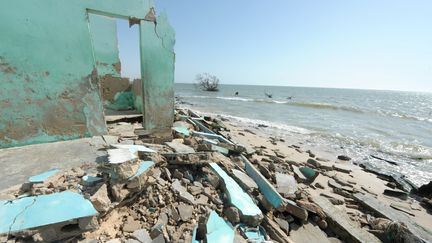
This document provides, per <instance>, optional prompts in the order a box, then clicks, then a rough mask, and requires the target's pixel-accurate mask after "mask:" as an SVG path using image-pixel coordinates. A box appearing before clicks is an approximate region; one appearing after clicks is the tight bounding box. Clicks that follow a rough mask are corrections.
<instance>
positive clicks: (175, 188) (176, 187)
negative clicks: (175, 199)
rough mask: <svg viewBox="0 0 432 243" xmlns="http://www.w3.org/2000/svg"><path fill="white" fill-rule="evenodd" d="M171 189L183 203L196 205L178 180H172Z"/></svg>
mask: <svg viewBox="0 0 432 243" xmlns="http://www.w3.org/2000/svg"><path fill="white" fill-rule="evenodd" d="M171 188H172V190H173V191H174V192H176V193H178V195H179V198H180V199H182V200H183V201H185V202H187V203H190V204H196V202H195V198H194V197H193V196H192V194H190V193H189V192H188V191H187V190H186V188H185V187H184V186H182V185H181V183H180V181H179V180H173V183H172V184H171Z"/></svg>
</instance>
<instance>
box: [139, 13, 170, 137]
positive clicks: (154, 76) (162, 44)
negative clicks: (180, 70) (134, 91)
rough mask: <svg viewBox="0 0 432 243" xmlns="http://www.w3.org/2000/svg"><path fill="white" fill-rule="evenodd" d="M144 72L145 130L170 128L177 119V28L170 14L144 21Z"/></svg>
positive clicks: (141, 30)
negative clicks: (175, 83)
mask: <svg viewBox="0 0 432 243" xmlns="http://www.w3.org/2000/svg"><path fill="white" fill-rule="evenodd" d="M140 36H141V40H142V39H144V38H145V39H146V41H141V43H140V45H141V74H142V96H143V106H142V111H143V114H144V121H143V127H144V129H146V130H159V131H160V130H165V131H166V130H169V129H171V126H172V123H173V119H174V98H173V97H174V61H175V54H174V50H173V48H174V44H175V35H174V30H173V29H172V28H171V26H170V25H169V23H168V20H167V16H166V15H165V14H161V15H160V16H159V17H158V18H157V25H156V28H155V26H154V23H152V22H148V21H141V24H140Z"/></svg>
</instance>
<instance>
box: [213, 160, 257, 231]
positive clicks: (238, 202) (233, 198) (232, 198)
mask: <svg viewBox="0 0 432 243" xmlns="http://www.w3.org/2000/svg"><path fill="white" fill-rule="evenodd" d="M209 165H210V167H211V168H212V169H213V171H214V172H216V174H217V175H218V176H219V178H220V179H221V180H222V181H223V182H224V185H225V190H226V193H227V196H228V200H229V202H230V204H231V205H233V206H234V207H236V208H237V209H238V210H239V211H240V213H241V220H242V222H244V223H247V224H249V225H250V226H257V225H259V223H260V222H261V220H262V218H263V216H262V212H261V210H260V209H259V208H258V206H257V205H255V203H254V201H253V200H252V198H251V197H250V196H249V195H248V194H247V193H245V192H244V191H243V189H242V188H241V187H240V186H239V185H238V184H237V183H236V182H235V181H234V179H233V178H231V177H230V176H229V175H228V174H227V173H226V172H225V171H224V170H222V168H221V167H219V165H217V164H216V163H210V164H209Z"/></svg>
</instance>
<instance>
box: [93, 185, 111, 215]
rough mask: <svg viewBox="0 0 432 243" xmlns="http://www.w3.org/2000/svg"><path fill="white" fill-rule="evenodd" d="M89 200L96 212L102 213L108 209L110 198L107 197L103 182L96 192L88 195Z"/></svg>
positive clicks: (105, 186)
mask: <svg viewBox="0 0 432 243" xmlns="http://www.w3.org/2000/svg"><path fill="white" fill-rule="evenodd" d="M90 201H91V202H92V203H93V206H94V207H95V208H96V210H97V211H98V212H100V213H104V212H106V211H108V209H109V208H110V205H111V200H110V199H109V197H108V189H107V185H106V184H103V185H102V186H101V187H100V188H99V189H98V190H97V191H96V193H95V194H93V195H92V196H91V197H90Z"/></svg>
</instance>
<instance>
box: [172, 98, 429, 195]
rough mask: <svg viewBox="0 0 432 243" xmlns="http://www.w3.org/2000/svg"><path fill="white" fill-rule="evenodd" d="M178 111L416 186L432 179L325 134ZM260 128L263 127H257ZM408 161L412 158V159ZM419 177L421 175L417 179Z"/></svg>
mask: <svg viewBox="0 0 432 243" xmlns="http://www.w3.org/2000/svg"><path fill="white" fill-rule="evenodd" d="M179 108H183V109H191V110H194V111H196V112H197V113H198V114H201V115H204V116H212V117H218V118H221V119H228V120H230V121H236V122H237V123H238V124H241V126H245V127H248V128H249V129H257V128H258V129H257V130H256V131H258V132H261V133H262V134H263V135H270V136H275V137H280V138H282V139H285V140H287V141H291V143H293V144H295V143H299V144H300V145H301V146H302V147H304V148H305V150H309V149H310V150H314V151H317V152H320V154H322V155H326V157H329V156H332V157H330V158H333V157H335V156H337V155H340V154H344V155H348V156H350V157H351V158H352V160H351V161H352V162H353V163H354V164H357V165H361V164H363V163H364V164H365V165H366V166H372V167H374V168H376V169H379V170H381V171H384V172H385V173H390V174H400V175H403V176H405V177H406V179H407V180H409V181H410V183H411V184H413V185H414V186H415V187H420V186H422V185H426V184H427V183H429V181H430V180H431V179H432V178H429V179H428V178H427V175H421V173H422V171H421V170H420V168H418V165H417V164H416V165H413V164H411V162H406V161H404V159H403V156H405V155H396V154H386V153H385V152H380V151H379V150H376V151H375V149H371V148H367V147H361V146H360V147H359V146H358V145H357V146H355V147H351V146H349V145H350V144H344V142H343V141H339V140H333V139H329V138H328V137H327V135H325V134H324V136H319V137H318V141H316V140H315V139H316V138H317V137H314V136H315V134H319V133H320V132H316V131H311V130H308V129H306V128H302V127H298V126H291V125H288V124H283V123H277V122H272V121H267V120H258V119H250V118H246V117H240V116H232V115H229V114H222V113H218V112H203V111H201V110H197V109H196V108H195V107H194V104H192V103H187V102H186V103H182V102H180V105H179ZM261 125H264V126H263V127H260V126H261ZM380 153H382V155H380ZM397 156H402V158H401V161H399V160H398V158H397ZM407 158H410V159H413V158H411V157H407ZM428 160H429V159H421V160H419V159H417V161H418V162H421V161H428ZM395 161H396V162H395ZM402 161H403V162H402ZM431 162H432V161H431ZM404 166H405V167H406V166H408V167H412V168H410V170H409V173H404V168H403V167H404ZM426 171H428V170H426ZM405 172H406V171H405ZM418 176H421V177H420V179H419V177H418Z"/></svg>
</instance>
